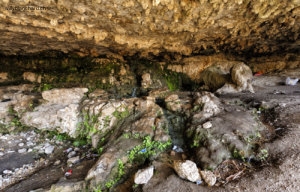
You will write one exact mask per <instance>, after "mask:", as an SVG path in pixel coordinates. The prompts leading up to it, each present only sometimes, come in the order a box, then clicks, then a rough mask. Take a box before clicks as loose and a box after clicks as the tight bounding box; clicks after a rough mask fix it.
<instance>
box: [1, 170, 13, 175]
mask: <svg viewBox="0 0 300 192" xmlns="http://www.w3.org/2000/svg"><path fill="white" fill-rule="evenodd" d="M3 174H6V175H8V174H12V171H11V170H7V169H6V170H4V171H3Z"/></svg>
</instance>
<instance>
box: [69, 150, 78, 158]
mask: <svg viewBox="0 0 300 192" xmlns="http://www.w3.org/2000/svg"><path fill="white" fill-rule="evenodd" d="M74 156H76V151H71V152H70V153H69V154H68V158H69V159H70V158H72V157H74Z"/></svg>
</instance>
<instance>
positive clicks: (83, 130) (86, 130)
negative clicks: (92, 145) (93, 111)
mask: <svg viewBox="0 0 300 192" xmlns="http://www.w3.org/2000/svg"><path fill="white" fill-rule="evenodd" d="M97 123H98V116H97V115H91V116H90V115H89V114H88V113H87V112H84V113H83V122H82V123H80V124H79V126H78V128H77V131H78V133H79V138H80V139H83V138H85V139H87V140H91V136H92V135H94V134H95V133H97V132H98V130H97V128H96V125H97Z"/></svg>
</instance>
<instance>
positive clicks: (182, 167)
mask: <svg viewBox="0 0 300 192" xmlns="http://www.w3.org/2000/svg"><path fill="white" fill-rule="evenodd" d="M173 168H174V169H175V171H176V172H177V174H178V176H179V177H181V178H182V179H187V180H189V181H191V182H197V183H198V182H199V181H201V176H200V174H199V171H198V168H197V166H196V163H194V162H193V161H190V160H186V161H174V165H173Z"/></svg>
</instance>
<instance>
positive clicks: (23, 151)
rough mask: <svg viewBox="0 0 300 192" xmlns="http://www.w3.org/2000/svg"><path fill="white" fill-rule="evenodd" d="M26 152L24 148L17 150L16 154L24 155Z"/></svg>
mask: <svg viewBox="0 0 300 192" xmlns="http://www.w3.org/2000/svg"><path fill="white" fill-rule="evenodd" d="M26 151H27V149H26V148H22V149H18V153H26Z"/></svg>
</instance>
